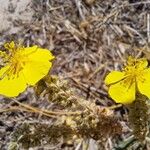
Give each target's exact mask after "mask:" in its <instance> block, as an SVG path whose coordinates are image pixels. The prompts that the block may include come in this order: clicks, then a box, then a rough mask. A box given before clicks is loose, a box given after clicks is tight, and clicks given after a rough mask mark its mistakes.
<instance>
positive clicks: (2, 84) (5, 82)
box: [0, 66, 27, 97]
mask: <svg viewBox="0 0 150 150" xmlns="http://www.w3.org/2000/svg"><path fill="white" fill-rule="evenodd" d="M8 68H9V66H6V67H3V68H2V69H1V70H0V77H1V79H0V94H1V95H4V96H7V97H15V96H18V95H19V94H20V93H22V92H23V91H24V90H25V89H26V87H27V84H26V82H25V79H24V77H23V75H22V74H21V73H20V74H19V75H18V76H15V77H10V78H8V76H7V75H6V74H5V72H6V71H7V69H8Z"/></svg>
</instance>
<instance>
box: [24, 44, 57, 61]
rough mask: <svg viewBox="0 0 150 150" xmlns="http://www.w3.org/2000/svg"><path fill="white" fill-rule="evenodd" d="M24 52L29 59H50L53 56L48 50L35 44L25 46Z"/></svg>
mask: <svg viewBox="0 0 150 150" xmlns="http://www.w3.org/2000/svg"><path fill="white" fill-rule="evenodd" d="M24 53H25V55H27V56H28V59H29V60H31V61H46V60H49V61H50V60H52V59H54V58H55V57H54V56H53V55H52V53H51V52H50V51H49V50H47V49H42V48H39V47H37V46H33V47H27V48H25V49H24Z"/></svg>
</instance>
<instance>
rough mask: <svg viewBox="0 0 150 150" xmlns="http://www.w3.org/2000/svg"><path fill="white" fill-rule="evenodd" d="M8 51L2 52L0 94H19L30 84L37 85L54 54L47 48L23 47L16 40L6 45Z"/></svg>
mask: <svg viewBox="0 0 150 150" xmlns="http://www.w3.org/2000/svg"><path fill="white" fill-rule="evenodd" d="M4 47H5V48H6V49H7V51H6V52H0V56H1V59H2V60H3V62H1V64H2V65H4V67H2V68H1V69H0V94H1V95H4V96H7V97H15V96H18V95H19V93H21V92H23V91H24V90H25V89H26V88H27V86H28V85H31V86H33V85H35V84H36V83H37V82H38V81H39V80H40V79H41V78H43V77H44V76H46V75H47V74H48V72H49V70H50V68H51V65H52V63H51V62H50V61H51V60H52V59H54V56H53V55H52V54H51V52H50V51H49V50H47V49H42V48H39V47H38V46H32V47H23V46H21V45H15V43H14V42H11V43H7V44H5V45H4Z"/></svg>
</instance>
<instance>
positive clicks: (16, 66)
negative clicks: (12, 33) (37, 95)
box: [1, 45, 27, 79]
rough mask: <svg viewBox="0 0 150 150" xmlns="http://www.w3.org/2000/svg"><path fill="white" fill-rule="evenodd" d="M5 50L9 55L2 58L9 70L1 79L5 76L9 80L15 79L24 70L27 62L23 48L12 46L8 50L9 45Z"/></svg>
mask: <svg viewBox="0 0 150 150" xmlns="http://www.w3.org/2000/svg"><path fill="white" fill-rule="evenodd" d="M7 46H9V47H8V48H7V49H8V50H9V54H8V55H7V56H6V57H5V58H4V60H5V63H6V64H7V66H9V68H8V69H7V70H6V71H5V72H4V74H3V75H2V77H1V79H2V78H4V77H5V76H7V77H8V78H9V79H10V78H15V77H18V76H19V73H20V71H21V70H22V69H23V68H24V66H25V63H26V62H27V56H26V55H25V53H24V48H23V47H21V46H13V47H11V48H10V45H7Z"/></svg>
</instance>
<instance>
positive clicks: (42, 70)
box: [23, 61, 52, 85]
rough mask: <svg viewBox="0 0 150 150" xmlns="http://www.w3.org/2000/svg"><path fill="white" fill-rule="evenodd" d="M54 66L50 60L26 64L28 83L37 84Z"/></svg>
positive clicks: (25, 70) (25, 74) (25, 71)
mask: <svg viewBox="0 0 150 150" xmlns="http://www.w3.org/2000/svg"><path fill="white" fill-rule="evenodd" d="M51 66H52V63H51V62H49V61H43V62H39V61H33V62H30V63H28V64H26V65H25V67H24V69H23V74H24V77H25V80H26V82H27V84H29V85H35V84H36V83H37V82H38V81H39V80H40V79H42V78H43V77H44V76H46V75H47V74H48V72H49V70H50V68H51Z"/></svg>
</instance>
